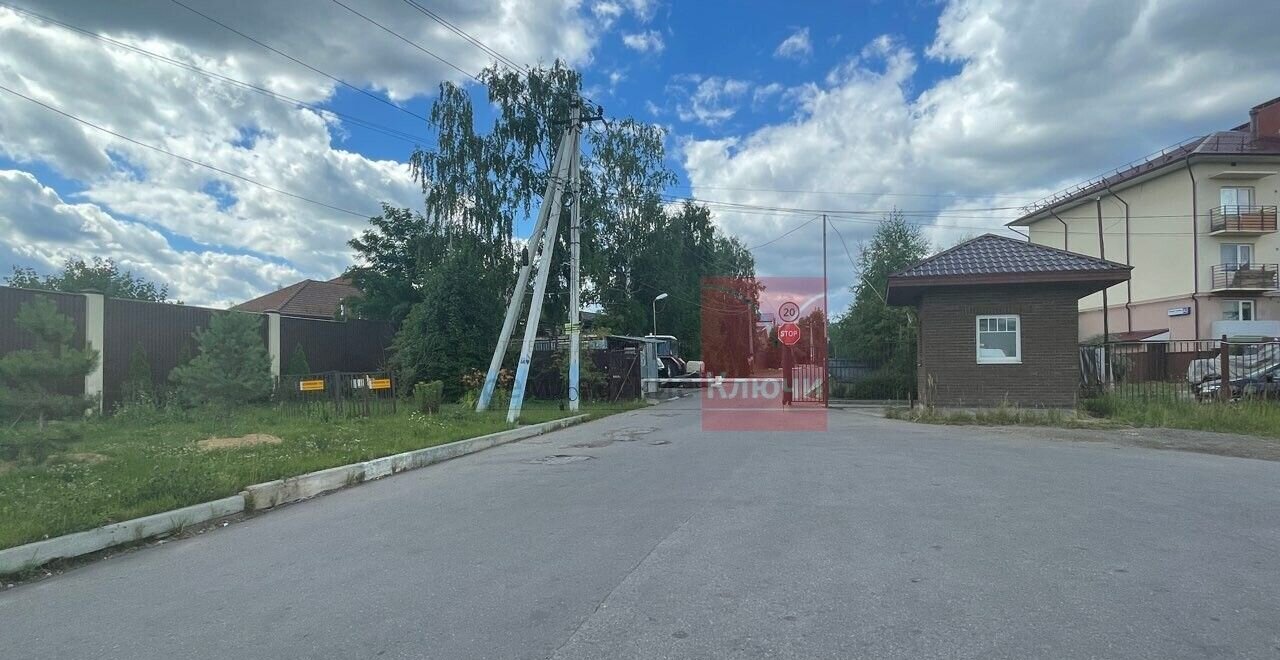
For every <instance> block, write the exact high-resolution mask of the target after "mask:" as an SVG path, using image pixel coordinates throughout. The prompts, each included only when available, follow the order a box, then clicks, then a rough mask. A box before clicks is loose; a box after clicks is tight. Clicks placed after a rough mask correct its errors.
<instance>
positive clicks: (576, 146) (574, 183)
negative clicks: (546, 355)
mask: <svg viewBox="0 0 1280 660" xmlns="http://www.w3.org/2000/svg"><path fill="white" fill-rule="evenodd" d="M569 130H570V131H571V132H572V134H573V154H572V160H571V161H570V164H569V194H570V195H572V197H571V198H570V200H571V201H570V205H569V410H577V409H578V402H579V401H581V400H582V389H581V386H580V383H579V378H578V377H579V374H580V365H579V360H580V359H581V352H582V308H581V305H582V300H581V291H580V288H579V287H580V286H581V282H580V280H579V273H580V270H581V268H580V265H581V264H580V257H581V254H580V252H581V245H580V234H581V229H582V144H581V143H582V104H581V102H580V101H579V100H578V99H577V97H574V99H573V105H572V106H571V107H570V108H569Z"/></svg>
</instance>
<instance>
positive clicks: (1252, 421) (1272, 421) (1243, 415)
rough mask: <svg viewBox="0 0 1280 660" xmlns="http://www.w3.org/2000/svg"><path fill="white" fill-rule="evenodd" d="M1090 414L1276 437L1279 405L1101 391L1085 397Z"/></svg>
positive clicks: (1279, 429) (1141, 423) (1138, 423)
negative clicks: (1104, 392)
mask: <svg viewBox="0 0 1280 660" xmlns="http://www.w3.org/2000/svg"><path fill="white" fill-rule="evenodd" d="M1081 407H1082V408H1084V410H1086V411H1087V412H1089V413H1090V414H1092V415H1096V416H1099V417H1105V418H1107V419H1110V420H1113V421H1116V422H1122V423H1125V424H1129V425H1131V426H1151V427H1165V428H1176V429H1192V430H1198V431H1215V432H1218V433H1242V434H1245V435H1257V436H1263V437H1269V438H1280V406H1277V405H1276V404H1275V402H1273V401H1236V402H1232V403H1222V402H1217V401H1213V402H1206V403H1199V402H1197V401H1194V400H1190V399H1185V398H1177V397H1175V396H1172V395H1170V396H1164V397H1141V398H1138V397H1128V396H1124V395H1121V394H1104V395H1101V396H1097V397H1091V398H1088V399H1085V400H1084V401H1083V402H1082V404H1081Z"/></svg>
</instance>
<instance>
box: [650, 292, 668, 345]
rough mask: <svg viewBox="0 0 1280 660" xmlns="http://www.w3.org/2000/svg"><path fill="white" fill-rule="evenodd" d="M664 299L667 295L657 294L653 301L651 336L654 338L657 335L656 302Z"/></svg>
mask: <svg viewBox="0 0 1280 660" xmlns="http://www.w3.org/2000/svg"><path fill="white" fill-rule="evenodd" d="M666 297H667V294H665V293H659V294H658V295H657V297H655V298H654V299H653V334H654V335H655V336H656V335H657V334H658V301H659V300H662V299H663V298H666Z"/></svg>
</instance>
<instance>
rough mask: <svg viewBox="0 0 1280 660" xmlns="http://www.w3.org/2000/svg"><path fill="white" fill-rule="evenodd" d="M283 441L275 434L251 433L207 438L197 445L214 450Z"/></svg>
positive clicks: (207, 449)
mask: <svg viewBox="0 0 1280 660" xmlns="http://www.w3.org/2000/svg"><path fill="white" fill-rule="evenodd" d="M282 442H284V440H283V439H281V438H278V437H276V436H274V435H268V434H266V433H250V434H249V435H242V436H240V437H238V438H207V439H205V440H201V441H200V442H197V443H196V446H197V447H199V448H200V451H213V450H215V449H240V448H242V447H252V446H254V445H278V444H280V443H282Z"/></svg>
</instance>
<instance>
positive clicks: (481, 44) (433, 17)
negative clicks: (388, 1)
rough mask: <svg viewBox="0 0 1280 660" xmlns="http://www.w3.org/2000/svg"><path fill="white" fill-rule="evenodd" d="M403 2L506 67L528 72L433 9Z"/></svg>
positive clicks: (527, 69)
mask: <svg viewBox="0 0 1280 660" xmlns="http://www.w3.org/2000/svg"><path fill="white" fill-rule="evenodd" d="M403 2H404V3H405V4H407V5H409V6H410V7H412V8H414V9H416V10H418V11H419V12H420V13H422V14H423V15H425V16H427V17H428V18H430V19H431V20H433V21H435V22H437V23H439V24H440V25H443V26H444V27H445V28H446V29H448V30H449V31H451V32H453V33H454V34H456V35H458V36H459V37H462V38H463V39H465V40H466V41H468V42H470V43H471V44H472V45H474V46H476V47H478V48H479V49H480V50H482V51H484V52H485V53H487V54H488V55H490V56H491V57H493V58H494V59H496V60H498V61H499V62H501V63H503V64H505V65H507V66H508V67H510V68H512V69H514V70H516V71H517V72H519V73H523V74H528V73H529V67H527V66H524V65H522V64H519V63H517V62H516V61H515V60H512V59H511V58H509V57H507V56H506V55H503V54H502V53H500V52H498V51H496V50H494V49H493V48H490V47H489V45H488V44H486V43H484V42H483V41H481V40H480V39H478V38H476V37H475V36H473V35H472V34H470V33H469V32H467V31H466V30H463V29H462V28H460V27H458V26H456V25H454V24H453V23H451V22H449V21H448V20H447V19H445V18H444V17H443V16H440V15H439V14H437V13H435V12H434V11H431V10H430V9H427V8H426V7H423V6H422V5H420V4H418V3H417V2H415V0H403Z"/></svg>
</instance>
